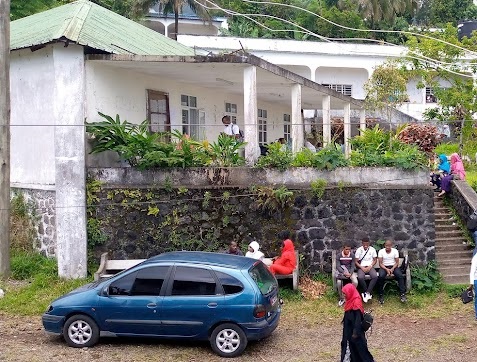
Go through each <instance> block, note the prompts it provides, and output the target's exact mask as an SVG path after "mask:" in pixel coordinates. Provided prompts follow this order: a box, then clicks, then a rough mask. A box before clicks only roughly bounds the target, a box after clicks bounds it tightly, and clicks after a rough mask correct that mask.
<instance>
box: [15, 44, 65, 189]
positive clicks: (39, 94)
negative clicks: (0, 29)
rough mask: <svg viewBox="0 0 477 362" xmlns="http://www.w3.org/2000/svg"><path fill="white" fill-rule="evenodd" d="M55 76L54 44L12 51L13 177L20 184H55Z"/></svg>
mask: <svg viewBox="0 0 477 362" xmlns="http://www.w3.org/2000/svg"><path fill="white" fill-rule="evenodd" d="M54 77H55V68H54V57H53V46H52V45H48V46H46V47H45V48H43V49H40V50H37V51H35V52H32V51H31V50H29V49H25V50H17V51H14V52H12V53H11V57H10V90H11V175H10V177H11V182H12V184H13V185H16V186H18V187H35V188H41V187H43V188H47V189H51V188H52V187H54V184H55V140H54V137H55V127H54V125H55V123H56V122H55V121H56V120H55V115H54V105H55V99H54V94H55V92H54V90H55V86H56V85H55V80H54Z"/></svg>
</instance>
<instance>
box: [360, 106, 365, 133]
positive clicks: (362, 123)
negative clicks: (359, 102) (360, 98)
mask: <svg viewBox="0 0 477 362" xmlns="http://www.w3.org/2000/svg"><path fill="white" fill-rule="evenodd" d="M359 130H360V131H361V133H362V132H363V131H364V130H366V109H364V108H361V109H360V110H359Z"/></svg>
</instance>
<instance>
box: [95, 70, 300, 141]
mask: <svg viewBox="0 0 477 362" xmlns="http://www.w3.org/2000/svg"><path fill="white" fill-rule="evenodd" d="M191 66H193V64H191ZM158 67H160V64H158ZM258 78H259V77H258ZM258 82H259V83H260V80H259V79H258ZM259 86H260V84H259ZM147 89H153V90H157V91H161V92H166V93H168V94H169V108H170V115H171V125H172V127H173V128H177V129H181V109H182V108H181V103H180V97H181V94H184V95H189V96H195V97H197V104H198V107H199V108H200V109H201V110H203V111H205V113H206V124H207V131H206V132H207V135H206V136H207V139H209V140H210V141H215V140H216V139H217V137H218V135H219V133H220V132H222V131H223V125H222V121H221V120H222V117H223V115H224V114H225V103H226V102H228V103H235V104H237V107H238V114H237V124H238V125H239V126H240V128H241V129H244V120H243V112H244V106H243V102H244V100H243V97H242V95H237V94H234V93H225V92H219V91H216V90H214V89H210V88H202V87H199V86H195V85H190V84H185V83H181V82H179V81H178V80H175V79H167V78H164V77H158V76H152V75H148V74H143V73H139V72H136V71H132V70H128V69H119V68H115V67H111V66H108V65H106V64H100V63H99V62H94V61H88V62H87V63H86V103H87V111H86V115H87V119H88V121H89V122H92V121H97V120H100V117H99V116H98V114H97V112H98V111H100V112H102V113H105V114H108V115H110V116H113V117H114V116H115V115H116V114H119V115H120V117H121V119H122V120H125V119H126V120H128V121H129V122H132V123H140V122H142V121H143V120H144V119H146V116H147V113H146V112H147V111H146V96H147V94H146V90H147ZM288 92H289V94H290V99H291V90H288ZM290 105H291V101H288V102H286V104H285V105H283V104H277V103H269V102H263V101H260V99H259V100H258V108H261V109H266V110H267V112H268V119H267V121H268V122H267V124H268V142H271V141H274V140H275V139H277V138H279V137H283V114H284V113H287V114H290V113H291V106H290Z"/></svg>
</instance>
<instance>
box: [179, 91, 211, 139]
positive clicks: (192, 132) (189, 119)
mask: <svg viewBox="0 0 477 362" xmlns="http://www.w3.org/2000/svg"><path fill="white" fill-rule="evenodd" d="M181 106H182V133H184V134H188V135H189V136H191V137H192V138H193V139H195V140H203V139H205V112H202V111H200V110H199V109H198V108H197V97H193V96H187V95H184V94H183V95H181Z"/></svg>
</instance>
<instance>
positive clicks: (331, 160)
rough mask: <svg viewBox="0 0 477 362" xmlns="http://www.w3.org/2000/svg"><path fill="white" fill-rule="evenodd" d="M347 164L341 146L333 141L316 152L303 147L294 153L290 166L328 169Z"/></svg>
mask: <svg viewBox="0 0 477 362" xmlns="http://www.w3.org/2000/svg"><path fill="white" fill-rule="evenodd" d="M347 165H348V161H347V160H346V157H345V155H344V153H343V152H342V150H341V147H340V146H339V145H337V144H334V143H331V144H330V145H328V146H326V147H324V148H322V149H321V150H319V151H318V152H313V151H311V150H309V149H308V148H304V149H303V150H301V151H300V152H298V153H297V154H296V155H295V157H294V159H293V161H292V166H295V167H314V168H317V169H319V170H328V171H332V170H334V169H335V168H337V167H343V166H347Z"/></svg>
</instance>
